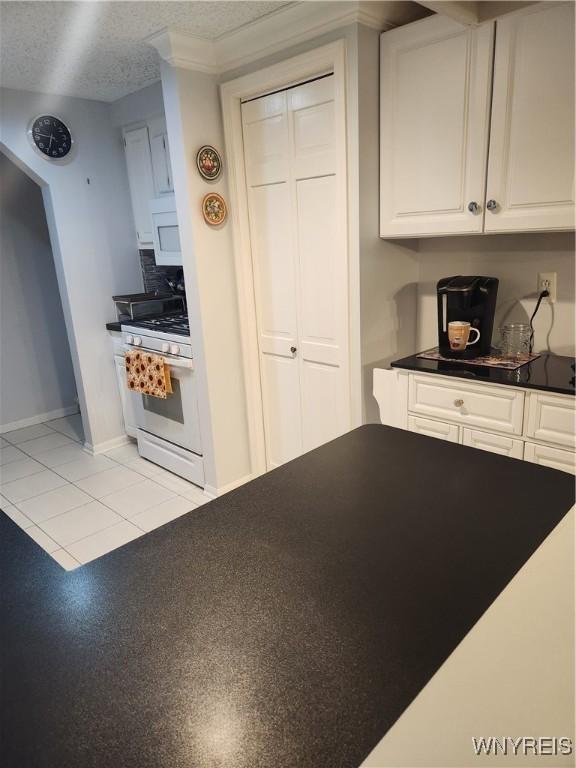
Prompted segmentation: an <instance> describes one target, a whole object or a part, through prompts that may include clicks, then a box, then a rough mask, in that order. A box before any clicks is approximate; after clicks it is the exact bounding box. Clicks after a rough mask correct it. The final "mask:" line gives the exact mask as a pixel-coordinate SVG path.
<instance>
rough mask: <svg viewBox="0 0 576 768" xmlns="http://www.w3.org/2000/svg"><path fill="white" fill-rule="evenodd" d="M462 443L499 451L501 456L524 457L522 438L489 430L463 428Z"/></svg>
mask: <svg viewBox="0 0 576 768" xmlns="http://www.w3.org/2000/svg"><path fill="white" fill-rule="evenodd" d="M462 445H469V446H471V447H472V448H481V449H482V450H483V451H490V452H491V453H500V454H501V455H502V456H511V457H512V458H513V459H522V458H524V443H523V442H522V440H514V438H512V437H505V436H504V435H493V434H491V433H490V432H481V431H480V430H479V429H463V430H462Z"/></svg>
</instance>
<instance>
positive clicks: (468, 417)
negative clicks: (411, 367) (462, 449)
mask: <svg viewBox="0 0 576 768" xmlns="http://www.w3.org/2000/svg"><path fill="white" fill-rule="evenodd" d="M373 392H374V397H375V398H376V400H377V402H378V405H379V408H380V420H381V422H382V423H383V424H388V425H390V426H392V427H400V428H401V429H408V430H410V431H411V432H417V433H419V434H421V435H427V436H429V437H436V438H440V439H441V440H448V441H449V442H452V443H461V444H462V445H467V446H470V447H472V448H479V449H480V450H483V451H490V452H491V453H499V454H501V455H503V456H510V457H511V458H514V459H524V460H525V461H531V462H533V463H535V464H543V465H545V466H548V467H553V468H554V469H560V470H562V471H564V472H573V473H576V470H575V463H576V452H575V447H576V409H575V402H576V398H574V396H573V395H562V394H556V393H553V392H551V393H548V392H543V391H540V390H530V389H525V388H520V387H518V388H517V387H512V386H506V385H502V384H484V383H482V382H477V381H475V382H469V381H464V380H462V379H458V378H456V377H452V376H450V377H448V376H441V375H438V374H429V373H412V372H410V371H407V370H401V369H398V368H396V369H388V370H385V369H378V368H377V369H375V370H374V389H373Z"/></svg>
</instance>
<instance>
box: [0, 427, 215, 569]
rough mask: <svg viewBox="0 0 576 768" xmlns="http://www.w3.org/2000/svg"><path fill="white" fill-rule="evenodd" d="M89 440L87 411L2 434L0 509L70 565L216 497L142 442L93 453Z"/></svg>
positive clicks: (95, 555) (96, 554) (105, 550)
mask: <svg viewBox="0 0 576 768" xmlns="http://www.w3.org/2000/svg"><path fill="white" fill-rule="evenodd" d="M83 440H84V435H83V431H82V422H81V419H80V416H79V415H75V416H67V417H65V418H62V419H55V420H54V421H49V422H47V423H46V424H38V425H35V426H33V427H26V428H25V429H17V430H15V431H13V432H7V433H5V434H4V435H2V437H0V508H1V509H2V510H3V511H4V512H5V513H6V514H7V515H8V517H10V518H11V519H12V520H13V521H14V522H15V523H16V524H17V525H19V526H20V527H21V528H22V529H23V530H25V531H26V533H27V534H28V535H29V536H31V537H32V538H33V539H34V541H35V542H36V543H37V544H39V545H40V546H41V547H42V548H43V549H44V550H45V551H46V552H48V553H49V554H50V555H51V556H52V557H53V558H54V560H56V561H57V562H58V563H59V564H60V565H61V566H62V567H63V568H65V569H66V570H68V571H70V570H73V569H74V568H78V566H79V565H83V564H85V563H88V562H90V560H94V559H95V558H97V557H101V556H102V555H104V554H106V553H107V552H110V551H111V550H113V549H116V548H117V547H120V546H122V545H123V544H126V543H127V542H129V541H131V540H132V539H136V538H137V537H138V536H142V535H143V534H144V533H147V532H148V531H152V530H153V529H154V528H158V526H160V525H164V524H165V523H167V522H169V521H170V520H174V519H175V518H176V517H179V516H180V515H183V514H185V513H186V512H190V511H191V510H193V509H196V507H198V506H200V505H201V504H204V503H206V502H207V501H209V497H208V496H206V495H205V494H204V493H203V492H202V490H201V489H200V488H198V487H197V486H195V485H192V483H188V482H187V481H186V480H183V479H182V478H180V477H177V476H176V475H173V474H172V473H171V472H167V471H166V470H164V469H162V468H161V467H158V466H157V465H156V464H153V463H152V462H150V461H146V459H142V458H141V457H140V456H139V455H138V451H137V449H136V446H135V444H130V445H124V446H122V447H121V448H114V449H113V450H111V451H108V453H106V454H100V455H98V456H92V455H90V454H89V453H87V452H86V451H84V449H83V448H82V442H83Z"/></svg>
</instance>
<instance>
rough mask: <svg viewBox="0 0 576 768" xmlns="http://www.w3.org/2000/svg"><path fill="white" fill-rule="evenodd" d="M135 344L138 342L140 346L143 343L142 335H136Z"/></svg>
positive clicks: (137, 344)
mask: <svg viewBox="0 0 576 768" xmlns="http://www.w3.org/2000/svg"><path fill="white" fill-rule="evenodd" d="M134 344H136V346H137V347H139V346H140V345H141V344H142V339H141V338H140V336H134Z"/></svg>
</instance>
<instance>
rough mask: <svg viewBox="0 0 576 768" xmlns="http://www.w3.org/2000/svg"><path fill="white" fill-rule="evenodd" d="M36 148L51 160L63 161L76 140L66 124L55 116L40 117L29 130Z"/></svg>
mask: <svg viewBox="0 0 576 768" xmlns="http://www.w3.org/2000/svg"><path fill="white" fill-rule="evenodd" d="M28 136H29V138H30V141H31V142H32V145H33V146H34V148H35V149H36V150H37V151H38V152H40V153H41V154H42V155H44V157H46V158H48V159H50V160H62V158H64V157H66V155H67V154H68V153H69V152H70V150H71V149H72V144H73V143H74V139H73V138H72V134H71V133H70V131H69V129H68V127H67V126H66V124H65V123H63V122H62V120H60V118H59V117H54V115H39V116H38V117H36V118H34V120H33V121H32V122H31V124H30V128H29V129H28Z"/></svg>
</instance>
